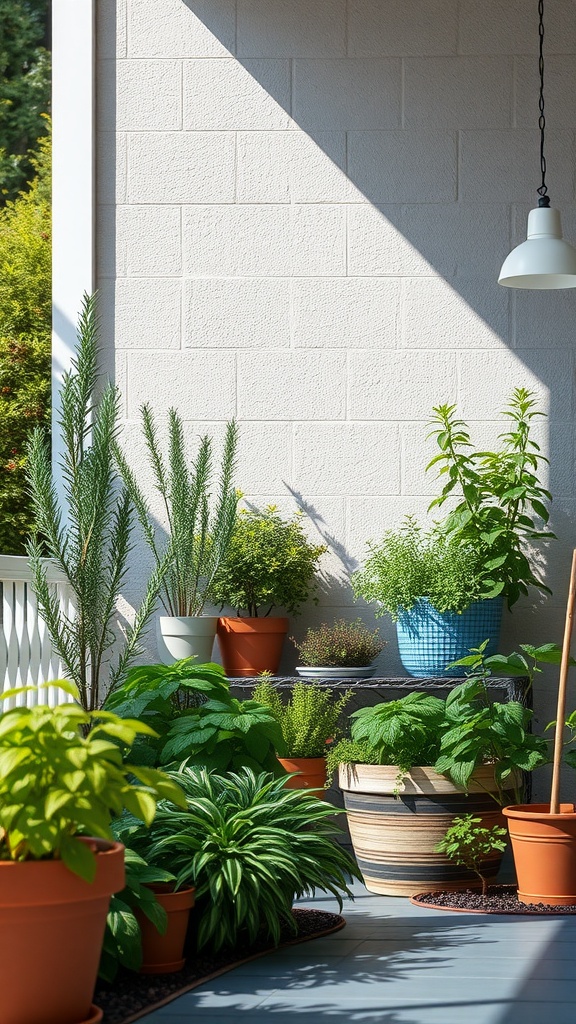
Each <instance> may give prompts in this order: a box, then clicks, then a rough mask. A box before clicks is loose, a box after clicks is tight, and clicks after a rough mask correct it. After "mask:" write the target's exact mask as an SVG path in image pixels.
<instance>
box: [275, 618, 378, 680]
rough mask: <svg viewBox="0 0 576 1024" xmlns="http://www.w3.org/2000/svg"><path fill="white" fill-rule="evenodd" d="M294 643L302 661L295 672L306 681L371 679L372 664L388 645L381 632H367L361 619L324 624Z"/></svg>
mask: <svg viewBox="0 0 576 1024" xmlns="http://www.w3.org/2000/svg"><path fill="white" fill-rule="evenodd" d="M292 642H293V644H294V646H295V647H296V650H297V651H298V654H299V655H300V660H301V662H302V664H301V665H297V666H296V671H297V673H298V675H300V676H303V677H304V678H305V679H368V678H369V677H370V676H372V675H374V666H373V665H372V662H373V661H374V659H375V658H377V657H378V655H379V654H380V653H381V651H383V650H384V648H385V646H386V641H385V640H382V639H381V638H380V636H379V634H378V630H377V629H374V630H371V629H368V627H367V626H366V625H365V624H364V623H363V622H362V620H361V619H356V620H355V621H354V622H347V621H346V619H338V620H337V621H336V622H334V623H332V625H328V624H327V623H326V622H323V623H322V624H321V625H320V626H316V627H312V626H311V627H310V628H309V629H308V631H307V633H306V636H305V637H304V639H303V640H301V641H300V642H298V641H297V640H295V639H294V637H292Z"/></svg>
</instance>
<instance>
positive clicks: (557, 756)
mask: <svg viewBox="0 0 576 1024" xmlns="http://www.w3.org/2000/svg"><path fill="white" fill-rule="evenodd" d="M575 599H576V548H575V549H574V551H573V552H572V570H571V572H570V589H569V591H568V604H567V605H566V624H565V626H564V642H563V644H562V661H561V662H560V682H559V685H558V708H557V711H556V732H555V735H554V768H553V771H552V791H551V793H550V814H558V813H559V811H560V769H561V764H562V751H563V749H564V722H565V720H566V684H567V680H568V669H569V667H570V642H571V639H572V626H573V624H574V601H575Z"/></svg>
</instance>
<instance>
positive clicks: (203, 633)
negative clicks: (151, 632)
mask: <svg viewBox="0 0 576 1024" xmlns="http://www.w3.org/2000/svg"><path fill="white" fill-rule="evenodd" d="M217 622H218V616H217V615H161V616H160V617H159V619H158V621H157V623H156V643H157V646H158V654H159V657H160V660H161V661H162V662H163V664H164V665H173V664H174V662H175V661H180V659H181V658H196V659H197V661H198V664H200V665H204V664H205V663H206V662H207V661H212V648H213V647H214V638H215V636H216V624H217Z"/></svg>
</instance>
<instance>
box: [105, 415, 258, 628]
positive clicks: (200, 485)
mask: <svg viewBox="0 0 576 1024" xmlns="http://www.w3.org/2000/svg"><path fill="white" fill-rule="evenodd" d="M141 414H142V427H143V431H144V437H145V440H146V447H147V449H148V456H149V460H150V466H151V468H152V472H153V476H154V480H155V483H156V487H157V488H158V490H159V492H160V494H161V496H162V501H163V503H164V509H165V513H166V518H167V521H168V530H169V538H168V542H167V544H166V545H165V546H164V548H163V547H162V544H161V543H160V541H159V540H158V537H157V533H156V530H155V528H154V525H153V519H152V515H151V512H150V508H149V505H148V502H147V501H146V498H145V497H144V494H143V493H142V491H141V489H140V487H139V485H138V482H137V480H136V476H135V474H134V473H133V471H132V470H131V468H130V466H129V465H128V462H127V461H126V458H125V456H124V454H123V453H122V451H121V450H120V448H119V447H118V446H116V449H115V454H116V460H117V463H118V467H119V471H120V474H121V476H122V479H123V481H124V486H125V487H126V489H127V491H128V494H129V495H130V498H131V500H132V501H133V502H134V506H135V508H136V511H137V514H138V518H139V520H140V525H141V527H142V530H143V532H144V537H145V539H146V542H147V544H148V546H149V548H150V550H151V552H152V554H153V556H154V560H155V562H156V567H157V569H160V567H161V566H162V565H163V564H164V562H165V561H166V562H167V570H166V572H165V573H163V577H162V587H161V591H160V600H161V602H162V605H163V607H164V609H165V611H166V614H167V615H175V616H178V615H182V616H191V615H201V614H202V611H203V609H204V605H205V603H206V601H207V599H208V593H209V590H210V587H211V585H212V582H213V580H214V577H215V575H216V573H217V572H218V569H219V567H220V564H221V562H222V561H223V559H224V558H225V556H226V554H227V551H228V548H229V545H230V540H231V538H232V534H233V531H234V525H235V522H236V506H237V504H238V497H239V494H238V492H237V491H236V490H235V488H234V487H233V485H232V475H233V472H234V466H235V459H236V448H237V444H238V427H237V425H236V422H235V421H234V420H232V421H231V422H230V423H228V424H227V427H226V436H225V441H224V452H223V455H222V462H221V467H220V479H219V483H218V493H217V496H216V499H215V502H214V503H213V505H212V508H211V507H210V497H211V486H212V476H213V457H212V440H211V438H210V437H208V435H205V436H204V437H202V438H201V440H200V446H199V449H198V453H197V455H196V458H195V460H194V462H193V463H192V467H191V468H190V469H189V468H188V465H187V459H186V445H185V440H184V429H183V424H182V420H181V418H180V416H179V415H178V413H177V412H176V410H175V409H170V410H169V411H168V434H169V439H168V457H167V459H166V458H165V457H164V455H163V454H162V451H161V444H160V439H159V436H158V428H157V426H156V422H155V420H154V416H153V413H152V410H151V408H150V407H149V406H148V405H143V406H142V408H141Z"/></svg>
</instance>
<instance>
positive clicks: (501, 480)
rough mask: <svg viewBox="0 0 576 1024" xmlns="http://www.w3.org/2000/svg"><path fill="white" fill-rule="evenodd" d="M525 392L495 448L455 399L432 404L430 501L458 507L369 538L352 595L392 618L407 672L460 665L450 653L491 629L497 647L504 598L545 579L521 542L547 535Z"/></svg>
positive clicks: (457, 653) (533, 412) (508, 413)
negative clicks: (435, 473)
mask: <svg viewBox="0 0 576 1024" xmlns="http://www.w3.org/2000/svg"><path fill="white" fill-rule="evenodd" d="M535 405H536V403H535V400H534V398H533V396H532V394H531V393H530V392H529V391H527V390H526V389H525V388H516V389H515V390H514V391H513V393H512V396H511V398H510V401H509V403H508V405H507V407H506V409H505V410H504V412H503V415H504V416H505V417H506V418H507V420H508V422H509V430H508V431H506V432H505V433H503V434H501V435H500V446H499V448H498V449H497V450H496V451H493V452H489V451H477V450H475V449H474V448H473V446H472V444H471V441H470V437H469V434H468V431H467V427H466V424H465V423H463V422H462V421H461V420H458V419H457V418H456V415H455V406H449V405H441V406H438V407H437V408H435V409H434V418H433V420H432V424H431V425H432V427H433V431H432V433H433V434H434V435H435V436H436V440H437V443H438V446H439V449H440V451H439V453H438V454H437V455H436V456H435V457H434V458H433V459H432V460H431V462H430V463H429V465H428V467H427V468H428V469H430V468H431V467H433V466H437V465H439V466H440V473H441V474H444V475H445V478H446V483H445V485H444V487H443V489H442V492H441V494H440V495H439V496H438V497H437V498H435V499H434V501H433V502H432V503H431V505H430V509H434V508H438V507H441V506H442V505H443V504H444V503H445V502H446V500H447V499H448V498H449V497H450V498H453V497H454V496H455V495H458V494H460V498H459V499H458V500H457V504H456V506H455V507H454V508H453V509H452V510H451V511H450V512H448V514H447V515H446V517H445V519H444V520H443V521H442V522H440V523H437V524H436V526H435V528H434V529H433V530H432V531H430V532H428V533H424V532H422V531H420V530H419V529H418V527H417V526H416V524H415V522H414V520H413V519H411V518H409V519H408V520H407V522H406V523H405V524H404V526H403V527H402V528H401V529H400V530H399V531H389V532H388V533H387V534H386V535H385V536H384V539H383V541H382V543H381V544H379V545H371V546H370V555H369V557H368V559H367V561H366V564H365V566H364V568H363V569H362V570H361V571H360V572H358V573H356V574H355V576H354V578H353V585H354V589H355V592H356V594H357V595H358V596H361V597H364V598H366V600H368V601H375V602H376V603H377V604H378V606H379V607H380V608H381V610H382V611H383V612H388V613H389V614H390V615H391V616H392V618H393V619H394V620H395V621H396V622H397V632H398V646H399V650H400V657H401V660H402V664H403V665H404V667H405V669H406V671H408V672H409V673H410V674H411V675H414V676H440V675H449V674H453V675H454V674H457V670H454V669H452V670H446V665H447V664H448V663H449V662H454V661H457V660H458V659H460V658H462V657H463V656H464V655H465V653H466V651H467V650H469V649H470V648H472V647H478V646H479V644H480V643H481V641H483V640H484V639H485V638H486V637H489V638H490V645H489V651H490V653H494V652H495V651H496V649H497V644H498V637H499V631H500V620H501V614H502V605H503V602H504V601H505V602H506V604H507V606H508V608H512V606H513V605H514V604H515V603H516V601H517V600H518V598H519V597H520V595H521V594H526V593H528V588H529V587H530V586H535V587H538V588H539V589H541V590H547V589H548V588H547V587H546V586H545V585H544V584H543V582H542V581H541V580H540V579H539V578H538V577H537V575H536V574H535V571H534V569H533V566H532V563H531V562H530V560H529V556H528V548H529V546H530V544H532V543H533V542H534V541H535V540H538V541H539V540H541V539H542V538H544V539H547V538H551V537H553V536H554V535H553V534H552V533H551V532H550V531H549V530H547V529H546V528H544V529H541V528H540V527H539V525H538V524H537V523H536V521H535V517H537V518H539V519H541V520H542V522H543V523H544V527H545V524H546V523H547V522H548V509H547V507H546V503H547V502H548V501H550V500H551V495H550V493H549V492H548V491H547V490H546V489H545V488H544V487H542V485H541V484H540V482H539V480H538V471H539V467H540V464H541V463H543V462H546V459H545V458H544V456H542V455H540V452H539V448H538V445H537V444H536V442H535V441H534V440H533V439H532V438H531V436H530V430H531V426H532V424H533V420H534V419H535V418H536V417H538V416H542V415H543V413H541V412H539V411H538V410H537V409H536V408H535Z"/></svg>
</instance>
